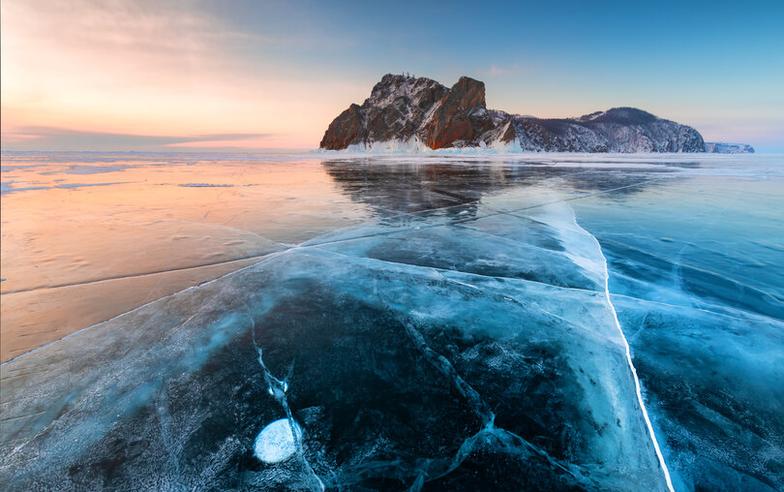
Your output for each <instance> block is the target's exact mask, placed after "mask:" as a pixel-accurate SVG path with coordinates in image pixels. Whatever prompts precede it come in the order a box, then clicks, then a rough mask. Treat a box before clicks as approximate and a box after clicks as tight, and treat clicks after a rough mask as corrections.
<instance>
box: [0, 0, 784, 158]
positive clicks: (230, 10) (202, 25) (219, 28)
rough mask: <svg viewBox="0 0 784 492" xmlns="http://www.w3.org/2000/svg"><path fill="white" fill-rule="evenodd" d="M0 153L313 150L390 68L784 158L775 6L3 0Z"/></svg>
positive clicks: (555, 111)
mask: <svg viewBox="0 0 784 492" xmlns="http://www.w3.org/2000/svg"><path fill="white" fill-rule="evenodd" d="M0 9H1V10H2V11H1V12H0V23H1V24H2V25H1V29H0V36H1V37H2V39H1V42H0V49H1V50H2V53H1V54H0V55H1V57H0V63H1V65H2V66H1V67H0V69H1V70H0V78H1V79H2V84H1V89H0V90H1V92H2V93H1V96H2V97H1V99H0V111H1V113H2V114H1V116H2V118H1V121H2V125H1V126H2V128H1V130H2V147H3V149H4V150H6V149H7V150H14V149H16V150H140V151H141V150H204V149H239V150H253V149H259V148H302V149H309V148H316V147H317V146H318V143H319V141H320V139H321V137H322V135H323V133H324V130H325V129H326V127H327V125H328V124H329V122H330V121H331V120H332V119H333V118H334V117H335V116H337V115H338V114H339V113H340V112H341V111H343V110H344V109H345V108H347V107H348V106H349V104H351V103H352V102H357V103H361V102H362V101H363V100H364V99H365V98H366V97H368V95H369V94H370V89H371V88H372V86H373V84H375V83H376V82H377V81H378V80H379V79H380V78H381V76H382V75H384V74H385V73H403V72H409V73H412V74H414V75H416V76H426V77H430V78H433V79H435V80H438V81H440V82H441V83H443V84H445V85H447V86H451V85H452V84H453V83H454V82H455V81H456V80H457V79H458V78H459V77H460V76H461V75H468V76H471V77H474V78H476V79H479V80H482V81H484V82H485V84H486V88H487V103H488V106H489V107H491V108H497V109H503V110H506V111H509V112H513V113H520V114H527V115H534V116H540V117H567V116H578V115H581V114H586V113H590V112H593V111H597V110H602V109H608V108H611V107H616V106H635V107H639V108H641V109H645V110H647V111H650V112H652V113H654V114H656V115H658V116H660V117H664V118H667V119H672V120H675V121H678V122H679V123H684V124H688V125H691V126H693V127H695V128H696V129H697V130H699V131H700V132H701V133H702V135H703V136H704V137H705V139H706V140H709V141H715V140H719V141H729V142H742V143H750V144H752V145H754V146H755V147H756V148H757V149H758V150H759V151H768V152H784V90H782V88H784V27H782V26H784V2H783V1H779V0H775V1H759V0H758V1H755V0H749V1H745V2H737V1H732V2H726V1H723V0H716V1H712V2H702V1H689V0H679V1H667V0H659V1H650V2H642V1H639V2H637V1H635V2H630V1H617V2H616V1H601V0H595V1H590V2H589V1H565V0H562V1H544V2H543V1H541V0H539V1H533V2H526V1H521V2H492V1H482V0H474V1H473V2H451V3H448V2H432V3H431V2H427V1H424V0H419V1H413V2H407V1H395V2H367V1H361V2H351V1H313V2H309V1H298V0H289V1H280V2H277V1H263V0H258V1H254V0H247V1H243V0H232V1H199V0H191V1H180V0H60V1H56V0H48V1H44V0H3V1H2V2H0Z"/></svg>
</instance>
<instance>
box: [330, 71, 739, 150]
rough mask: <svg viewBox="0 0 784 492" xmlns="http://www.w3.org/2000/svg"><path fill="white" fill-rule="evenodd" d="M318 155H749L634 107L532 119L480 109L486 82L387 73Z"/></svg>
mask: <svg viewBox="0 0 784 492" xmlns="http://www.w3.org/2000/svg"><path fill="white" fill-rule="evenodd" d="M320 147H321V148H322V149H325V150H343V149H348V150H356V151H374V150H380V151H412V152H415V151H427V150H437V149H449V148H451V149H461V148H469V149H473V148H485V149H491V150H498V151H507V152H621V153H634V152H706V151H707V152H714V153H715V152H718V153H730V152H732V153H739V152H743V153H746V152H754V149H753V148H752V147H751V146H750V145H745V144H721V143H707V144H706V142H705V141H704V140H703V138H702V135H700V133H699V132H698V131H697V130H695V129H694V128H692V127H690V126H686V125H681V124H679V123H676V122H674V121H670V120H665V119H662V118H658V117H656V116H654V115H653V114H651V113H648V112H646V111H642V110H640V109H636V108H628V107H621V108H612V109H609V110H607V111H597V112H595V113H591V114H587V115H584V116H580V117H576V118H555V119H550V118H536V117H533V116H522V115H517V114H510V113H507V112H505V111H500V110H494V109H487V105H486V102H485V84H484V83H483V82H481V81H479V80H475V79H472V78H470V77H460V79H459V80H458V81H457V83H455V85H453V86H452V87H451V88H448V87H446V86H444V85H442V84H440V83H439V82H436V81H435V80H432V79H428V78H425V77H411V76H408V75H394V74H387V75H384V77H383V78H382V79H381V81H380V82H378V83H377V84H376V85H375V86H374V87H373V90H372V91H371V94H370V97H369V98H368V99H366V100H365V102H364V103H362V105H358V104H352V105H351V106H349V108H348V109H346V110H345V111H343V112H342V113H341V114H340V115H338V117H337V118H335V119H334V120H333V121H332V123H330V125H329V128H327V131H326V132H325V133H324V138H323V139H322V140H321V144H320Z"/></svg>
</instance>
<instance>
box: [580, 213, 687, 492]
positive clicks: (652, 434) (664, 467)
mask: <svg viewBox="0 0 784 492" xmlns="http://www.w3.org/2000/svg"><path fill="white" fill-rule="evenodd" d="M574 223H575V226H577V227H579V228H580V229H582V230H583V231H585V233H586V234H587V235H588V236H590V237H591V238H592V239H593V242H594V243H595V244H596V249H597V251H598V253H599V256H600V258H601V261H602V265H601V269H602V274H603V276H604V296H605V299H606V302H607V307H608V309H609V310H610V313H612V318H613V321H614V323H615V327H616V328H617V329H618V333H619V334H620V336H621V339H622V340H623V345H624V348H625V349H626V362H627V363H628V364H629V370H630V371H631V373H632V377H633V378H634V390H635V393H636V396H637V402H638V403H639V405H640V411H641V412H642V417H643V420H645V426H646V427H647V428H648V434H649V435H650V437H651V444H652V445H653V449H654V450H655V451H656V458H657V459H658V460H659V465H660V466H661V469H662V473H663V474H664V480H665V482H666V483H667V489H668V490H670V492H675V488H674V487H673V485H672V479H671V478H670V470H669V469H668V468H667V463H666V461H665V460H664V455H663V454H662V451H661V448H660V447H659V441H658V440H657V438H656V432H655V431H654V430H653V424H652V423H651V419H650V417H649V416H648V410H647V409H646V407H645V401H644V400H643V397H642V387H641V386H640V378H639V377H638V376H637V369H636V368H635V367H634V362H633V360H632V352H631V347H630V346H629V341H628V340H627V339H626V335H625V334H624V332H623V328H622V327H621V322H620V321H619V320H618V313H617V312H616V310H615V305H614V304H613V302H612V296H611V295H610V270H609V267H608V265H607V257H605V256H604V252H603V251H602V246H601V244H600V243H599V240H598V239H596V236H594V235H593V234H591V233H590V232H588V231H586V230H585V229H584V228H582V227H581V226H580V224H578V223H577V220H576V219H575V222H574Z"/></svg>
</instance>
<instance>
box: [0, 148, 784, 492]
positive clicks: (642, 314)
mask: <svg viewBox="0 0 784 492" xmlns="http://www.w3.org/2000/svg"><path fill="white" fill-rule="evenodd" d="M2 185H3V186H2V192H3V194H2V251H1V253H2V255H1V256H2V265H1V267H2V277H3V281H2V284H0V286H1V288H2V290H1V293H2V313H1V316H2V342H3V343H2V354H0V355H2V359H3V360H4V361H5V362H4V363H3V364H2V366H0V369H1V371H2V392H1V395H0V405H2V407H1V408H2V426H1V427H0V482H1V483H3V484H4V487H5V488H8V489H9V490H31V489H58V490H74V489H76V490H84V489H88V490H93V489H112V490H139V489H149V490H179V489H188V490H227V489H230V490H251V489H254V490H255V489H259V488H261V489H270V490H280V489H292V488H294V489H303V490H321V489H352V490H356V489H359V490H368V489H370V490H372V489H390V490H400V489H412V490H456V489H459V490H476V489H477V488H478V487H479V486H483V487H485V488H492V489H498V490H619V491H620V490H641V491H649V490H668V489H669V490H671V489H675V490H761V491H768V490H770V491H772V490H779V489H781V488H784V389H783V388H784V385H783V384H781V382H782V381H784V213H782V210H784V158H782V157H778V156H764V155H750V156H726V155H725V156H697V155H681V156H674V155H668V156H661V155H659V156H636V155H635V156H618V155H592V156H581V155H530V156H520V157H514V158H513V157H509V156H506V157H504V156H481V157H480V156H473V157H471V156H431V157H418V158H413V157H400V156H398V157H394V156H374V157H352V156H346V155H340V154H324V155H319V154H305V155H286V154H277V155H276V154H267V155H216V154H203V155H198V154H90V153H52V154H31V153H11V154H3V160H2ZM66 335H68V336H66ZM64 336H65V338H63V337H64Z"/></svg>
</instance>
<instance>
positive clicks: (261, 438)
mask: <svg viewBox="0 0 784 492" xmlns="http://www.w3.org/2000/svg"><path fill="white" fill-rule="evenodd" d="M296 451H297V446H296V443H295V442H294V433H293V432H292V430H291V424H290V423H289V421H288V419H280V420H276V421H274V422H272V423H271V424H269V425H267V426H266V427H265V428H264V429H262V431H261V432H259V435H258V437H256V442H255V443H254V444H253V453H254V454H255V455H256V457H257V458H258V459H260V460H261V461H263V462H264V463H270V464H272V463H280V462H281V461H283V460H285V459H288V458H290V457H291V456H292V455H293V454H294V453H295V452H296Z"/></svg>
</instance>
